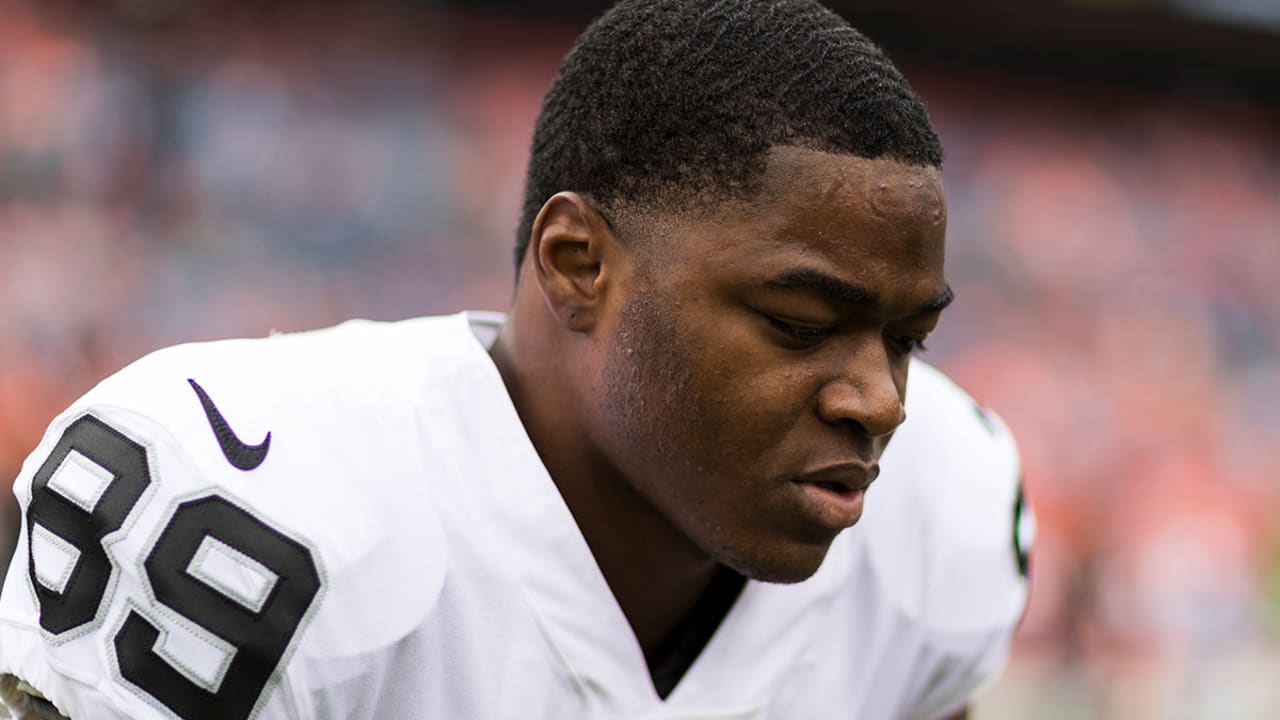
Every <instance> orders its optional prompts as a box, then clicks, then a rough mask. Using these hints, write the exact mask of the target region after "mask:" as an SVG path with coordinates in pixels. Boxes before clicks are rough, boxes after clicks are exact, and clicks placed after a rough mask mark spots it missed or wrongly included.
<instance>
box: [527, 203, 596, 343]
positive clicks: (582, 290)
mask: <svg viewBox="0 0 1280 720" xmlns="http://www.w3.org/2000/svg"><path fill="white" fill-rule="evenodd" d="M611 242H613V236H612V232H611V231H610V230H609V227H608V224H607V223H605V222H604V219H603V218H602V217H601V216H600V214H599V213H598V212H596V211H595V210H594V209H593V208H592V207H591V206H590V205H588V204H587V202H586V201H585V200H584V199H583V197H582V196H581V195H579V194H577V193H572V192H562V193H557V194H555V195H553V196H552V197H551V199H549V200H547V202H546V204H544V205H543V206H542V210H541V211H540V212H539V213H538V217H537V218H536V219H535V220H534V223H533V235H532V237H531V238H530V241H529V254H530V256H531V257H530V259H531V260H532V261H533V274H534V277H535V280H536V282H537V284H538V288H539V290H540V291H541V292H542V296H543V299H544V300H545V301H546V304H547V309H548V310H550V311H551V314H552V315H553V316H554V317H555V318H556V319H557V320H558V321H559V323H560V324H561V325H562V326H564V327H565V328H567V329H569V330H572V331H574V332H583V333H585V332H590V331H591V329H592V328H593V327H594V326H595V323H596V320H597V319H598V317H599V307H600V304H601V302H602V299H603V293H604V290H605V284H604V282H603V279H604V277H603V276H604V268H603V262H602V258H603V256H604V254H605V249H606V247H605V246H606V245H608V244H609V243H611Z"/></svg>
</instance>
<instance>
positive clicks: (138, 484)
mask: <svg viewBox="0 0 1280 720" xmlns="http://www.w3.org/2000/svg"><path fill="white" fill-rule="evenodd" d="M73 450H74V451H75V452H77V453H79V454H81V455H83V456H84V457H85V458H87V459H88V460H90V461H92V462H93V463H94V464H95V465H97V466H98V467H100V468H102V469H103V470H105V471H107V472H109V473H111V474H112V475H113V478H112V480H111V481H110V483H109V484H108V485H107V486H106V489H104V490H103V491H102V494H101V495H100V496H99V497H98V500H97V503H96V504H94V505H93V506H92V507H90V508H85V507H83V506H82V505H81V504H80V503H78V502H76V501H74V500H72V499H71V498H70V497H68V496H67V495H64V494H62V493H60V492H58V491H56V490H54V489H53V488H50V487H49V481H50V480H51V479H52V478H53V476H54V473H55V472H57V470H58V468H59V467H61V466H62V464H63V462H64V461H66V460H67V456H68V455H70V453H71V451H73ZM150 484H151V470H150V468H149V467H148V465H147V451H146V450H145V449H144V448H143V447H142V446H141V445H139V444H137V443H135V442H134V441H132V440H130V439H129V438H127V437H125V436H124V435H122V434H120V433H119V432H118V431H117V430H115V429H114V428H112V427H109V426H108V425H107V424H106V423H104V422H102V421H101V420H99V419H98V418H96V417H93V416H92V415H86V416H84V417H82V418H80V419H79V420H76V421H75V422H74V423H72V424H71V425H70V426H69V427H68V428H67V430H66V432H64V433H63V434H62V438H61V439H59V440H58V444H57V445H56V446H55V447H54V448H53V454H51V455H50V456H49V459H48V460H46V461H45V462H44V465H41V466H40V469H39V470H38V471H36V476H35V478H34V479H33V480H32V481H31V505H30V507H28V508H27V538H28V541H29V543H30V545H29V546H28V549H29V550H34V544H35V529H36V528H35V526H36V525H37V524H39V525H40V526H41V527H42V528H44V530H46V531H48V532H50V533H52V534H54V535H56V536H57V537H59V538H61V539H62V540H63V541H65V542H66V543H68V544H69V545H71V546H72V547H74V548H75V549H76V550H77V551H79V553H80V557H79V559H78V560H77V561H76V563H75V566H74V567H73V568H72V569H71V572H70V575H68V576H67V580H66V583H65V585H63V587H62V588H61V591H60V592H59V591H55V590H53V589H51V588H48V587H45V586H44V585H43V584H42V583H40V582H34V581H33V582H32V583H31V585H32V586H33V587H34V588H35V592H36V599H37V600H38V601H39V603H40V627H43V628H44V629H45V630H48V631H49V632H51V633H53V634H54V635H61V634H62V633H66V632H70V631H72V630H75V629H76V628H78V627H80V626H82V625H85V624H87V623H90V622H92V621H93V619H94V618H95V617H97V615H98V609H99V608H100V607H101V605H102V601H103V594H104V593H105V592H106V591H107V585H108V583H109V582H110V581H111V572H112V569H113V566H112V562H111V559H110V558H109V557H108V556H107V551H106V548H104V547H103V545H102V538H103V537H104V536H106V535H108V534H110V533H112V532H115V531H116V530H119V529H120V526H121V525H123V524H124V520H125V518H126V517H128V515H129V512H130V511H132V510H133V506H134V505H137V504H138V499H139V498H141V497H142V493H143V491H144V490H146V489H147V486H148V485H150ZM29 555H30V558H31V560H30V566H29V568H28V569H29V571H30V574H31V577H32V578H33V579H34V578H35V577H36V566H35V552H34V551H33V552H30V553H29Z"/></svg>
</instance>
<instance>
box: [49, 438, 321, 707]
mask: <svg viewBox="0 0 1280 720" xmlns="http://www.w3.org/2000/svg"><path fill="white" fill-rule="evenodd" d="M72 451H74V452H76V453H79V454H80V455H82V456H83V457H84V458H85V459H86V460H88V461H89V465H87V466H86V465H85V464H84V463H83V462H80V461H79V460H77V459H75V458H71V453H72ZM69 458H70V460H71V461H73V465H69V466H67V468H66V471H68V475H67V476H64V478H63V481H59V482H54V487H50V482H51V481H53V480H54V478H55V477H58V473H59V468H63V466H64V463H66V462H68V461H69ZM77 464H78V467H76V465H77ZM151 482H152V477H151V469H150V466H149V465H148V463H147V452H146V449H145V448H143V447H142V446H141V445H139V444H138V443H136V442H134V441H132V440H130V439H129V438H127V437H125V436H124V435H123V434H122V433H120V432H119V431H117V430H116V429H114V428H112V427H110V426H109V425H107V424H106V423H104V422H103V421H102V420H100V419H98V418H96V417H94V416H92V415H85V416H84V417H81V418H80V419H78V420H76V421H75V422H73V423H72V424H71V425H69V426H68V427H67V429H66V431H65V432H63V434H62V437H61V438H60V439H59V440H58V444H57V445H56V446H55V447H54V449H53V452H52V454H50V456H49V459H48V460H46V461H45V462H44V464H43V465H41V466H40V469H39V470H38V471H36V475H35V478H34V479H33V480H32V483H31V503H30V505H29V506H28V508H27V535H28V540H29V543H30V544H29V546H28V551H29V555H30V564H29V567H28V571H29V576H30V578H31V585H32V587H33V588H34V589H35V593H36V597H37V600H38V602H39V605H40V626H41V627H43V628H44V629H45V630H47V631H49V632H50V633H53V634H54V635H61V634H63V633H67V632H70V631H72V630H75V629H77V628H80V627H82V626H84V625H86V624H88V623H90V622H93V621H94V619H95V618H97V617H98V614H99V612H100V611H101V609H102V607H103V605H106V604H107V603H108V602H109V600H110V596H111V589H110V582H111V574H112V572H113V571H114V568H115V565H114V561H113V560H112V559H111V557H110V556H109V555H108V554H107V551H106V548H105V547H104V545H103V543H102V540H103V538H104V537H106V536H107V535H109V534H110V533H113V532H115V531H116V530H119V529H120V527H121V526H123V525H124V522H125V519H126V518H127V517H128V516H129V513H131V512H132V511H133V509H134V506H136V505H137V504H138V502H139V501H140V500H141V498H142V495H143V493H144V492H145V491H146V489H147V486H148V485H150V484H151ZM37 525H38V526H39V527H40V528H41V530H42V531H43V532H45V533H48V534H50V535H53V536H54V538H56V539H51V538H45V541H46V542H52V543H54V544H55V545H58V544H64V545H66V546H69V547H70V548H74V550H75V551H76V552H78V553H79V555H78V556H77V558H76V560H75V562H74V565H73V566H72V567H71V568H70V569H69V570H67V571H65V572H63V575H64V577H61V578H55V579H50V578H45V579H43V580H41V579H37V578H38V577H39V576H38V574H37V568H36V555H37V550H36V537H37V533H36V526H37ZM206 541H212V542H213V544H212V545H209V544H208V543H207V542H206ZM210 547H212V548H213V552H215V553H218V554H219V557H220V558H221V562H222V563H223V564H224V565H225V563H226V562H233V563H237V562H238V563H240V564H241V565H242V566H244V567H246V568H247V569H248V574H249V575H250V576H255V574H256V576H257V577H259V579H260V580H261V582H260V583H259V585H258V587H257V590H258V591H259V592H258V594H257V595H256V596H250V595H247V594H246V590H245V588H244V587H241V588H228V587H221V588H220V587H218V584H219V581H218V579H217V577H216V573H212V574H210V573H203V574H202V571H201V570H200V568H199V567H197V565H196V564H193V561H195V560H196V557H197V555H198V554H199V553H201V552H202V551H204V552H205V556H206V557H207V555H208V554H209V549H210ZM143 565H144V567H145V569H146V573H147V579H148V580H149V581H150V583H151V588H152V590H153V591H154V593H155V599H156V602H157V603H158V604H160V605H163V606H164V607H167V608H169V609H170V610H172V611H173V612H175V613H177V614H179V615H181V616H183V617H184V618H187V619H188V620H190V621H191V622H193V623H195V624H197V625H199V626H200V627H202V628H204V629H205V630H206V631H208V632H209V633H211V634H213V635H215V636H217V637H218V638H221V639H222V640H223V641H224V642H226V643H227V644H229V645H230V646H232V656H231V660H230V662H229V663H227V664H226V666H225V669H224V670H223V672H222V673H221V675H220V676H219V677H218V678H217V680H216V681H213V682H210V683H197V682H195V681H193V680H191V679H190V678H189V677H188V676H187V675H184V674H183V673H181V672H179V671H178V670H177V669H176V668H175V667H174V666H173V664H172V663H171V662H170V661H169V660H168V659H166V658H164V657H161V656H160V655H158V654H157V653H156V651H155V648H156V642H157V640H158V639H159V637H160V630H159V629H158V628H157V627H156V626H155V625H153V624H152V622H151V621H149V620H148V619H147V618H145V617H144V616H143V615H142V614H140V613H139V612H137V611H135V610H130V611H129V613H128V615H127V616H126V618H125V621H124V623H122V624H121V626H120V630H119V631H118V632H117V633H116V635H115V638H114V640H113V642H114V644H115V649H116V653H115V657H116V660H117V662H118V663H119V666H120V673H121V675H123V676H124V677H125V678H126V679H127V680H129V681H130V682H131V683H133V685H135V686H136V687H137V688H139V689H140V690H142V691H143V692H146V693H148V694H149V695H151V696H152V697H153V698H155V699H156V700H159V701H160V702H161V703H163V704H164V705H165V706H167V707H168V708H169V709H170V710H172V711H173V712H174V713H176V714H177V715H178V716H180V717H182V718H185V719H186V720H197V719H203V718H218V719H219V720H221V719H223V718H230V719H232V720H242V719H243V718H247V717H249V716H250V715H251V714H252V713H253V711H254V709H255V707H257V705H258V703H259V702H260V700H261V697H262V695H263V694H264V692H265V690H266V689H267V683H268V682H270V681H271V678H272V675H273V674H274V673H275V671H276V667H277V665H279V664H280V661H281V659H282V658H283V657H284V654H285V652H286V650H288V648H289V644H290V643H291V642H292V640H293V636H294V634H295V633H297V631H298V628H299V626H300V625H301V623H302V620H303V618H305V617H306V615H307V611H308V609H310V607H311V605H312V603H313V601H314V600H315V598H316V595H317V594H319V591H320V585H321V582H320V573H319V571H318V570H317V568H316V564H315V561H314V559H313V558H312V556H311V551H310V550H308V549H307V547H306V546H305V545H302V544H301V543H299V542H297V541H296V540H293V539H291V538H289V537H286V536H285V535H283V534H281V533H280V532H278V531H276V530H275V529H273V528H271V527H270V526H269V525H267V524H266V523H264V522H263V521H261V520H259V519H258V518H256V517H254V516H253V515H251V514H250V513H249V512H247V511H246V510H244V509H242V508H240V507H239V506H237V505H235V504H233V503H232V502H231V501H229V500H227V499H226V498H224V497H221V496H218V495H209V496H206V497H202V498H198V499H194V500H190V501H187V502H184V503H181V504H179V505H178V506H177V508H176V509H175V510H174V512H173V514H172V515H171V516H170V518H169V522H168V524H167V525H166V526H165V528H164V531H163V532H161V534H160V536H159V538H158V539H157V540H156V542H155V544H154V546H153V547H152V548H151V551H150V552H149V553H148V554H147V558H146V560H145V561H144V563H143ZM46 580H47V581H48V582H50V583H51V584H53V585H58V586H59V587H58V589H54V588H51V587H47V586H46V584H45V582H46ZM250 589H252V588H250Z"/></svg>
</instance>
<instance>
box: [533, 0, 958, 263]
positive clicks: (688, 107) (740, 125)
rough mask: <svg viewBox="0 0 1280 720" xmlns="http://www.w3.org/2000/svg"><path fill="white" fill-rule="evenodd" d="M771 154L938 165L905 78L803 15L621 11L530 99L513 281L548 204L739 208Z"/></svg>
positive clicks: (862, 40) (791, 1)
mask: <svg viewBox="0 0 1280 720" xmlns="http://www.w3.org/2000/svg"><path fill="white" fill-rule="evenodd" d="M777 145H795V146H800V147H807V148H811V149H814V150H822V151H826V152H835V153H843V154H849V155H856V156H858V157H864V158H879V157H890V158H894V159H896V160H901V161H903V162H906V163H910V164H914V165H932V166H935V167H936V166H940V165H941V163H942V148H941V146H940V145H939V143H938V138H937V135H936V134H935V133H934V131H933V128H932V126H931V125H930V123H929V118H928V115H927V114H926V112H925V109H924V106H923V105H922V104H921V103H920V100H919V99H918V98H917V97H916V95H915V93H914V92H913V91H912V90H911V88H910V86H908V85H907V82H906V80H904V79H903V77H902V75H901V74H900V73H899V72H898V70H897V69H896V68H895V67H894V66H893V64H892V63H891V62H890V61H889V59H888V58H887V57H886V56H885V55H884V53H883V52H881V50H880V49H879V48H878V47H876V46H875V45H874V44H873V43H872V42H871V41H870V40H868V39H867V38H866V37H865V36H863V35H862V34H861V33H859V32H858V31H857V30H855V29H853V28H852V27H850V26H849V24H848V23H847V22H845V21H844V20H843V19H841V18H840V17H839V16H837V15H835V14H834V13H832V12H831V11H829V10H827V9H826V8H824V7H822V6H821V5H819V4H818V3H817V2H813V1H812V0H731V1H730V0H721V1H719V2H707V1H705V0H704V1H702V2H697V1H688V0H640V1H634V2H632V1H625V2H621V3H619V4H617V5H616V6H614V7H613V8H612V9H611V10H610V11H609V12H608V13H606V14H605V15H604V16H603V17H601V18H599V19H598V20H597V21H596V22H595V23H593V24H592V25H591V26H590V27H589V28H587V30H586V31H585V32H584V33H583V34H582V35H581V37H579V38H578V41H577V43H576V45H575V46H574V48H573V49H572V50H571V51H570V53H569V55H568V57H566V58H565V60H564V63H563V64H562V65H561V66H560V70H559V72H558V73H557V75H556V78H555V80H554V82H553V83H552V85H551V88H550V90H549V91H548V92H547V94H546V96H545V98H544V100H543V105H542V112H541V114H540V115H539V117H538V121H537V125H536V127H535V129H534V137H533V144H532V154H531V157H530V160H529V166H528V175H527V177H526V181H525V198H524V206H523V210H522V212H521V218H520V224H519V228H518V230H517V232H516V246H515V254H516V265H517V269H518V267H519V264H520V262H521V260H522V259H523V258H524V252H525V248H526V247H527V246H528V243H529V233H530V231H531V229H532V226H533V222H534V219H535V218H536V217H537V215H538V211H539V210H541V209H542V206H543V204H544V203H546V201H547V199H548V198H550V197H551V196H552V195H554V194H555V193H557V192H560V191H562V190H572V191H575V192H578V193H582V194H584V195H587V196H589V197H590V198H591V199H592V200H593V201H595V202H596V203H598V204H599V205H600V206H602V207H606V208H610V209H613V210H614V212H617V213H624V212H626V211H627V210H630V209H636V208H643V209H648V210H656V209H663V210H668V211H677V210H688V209H691V208H693V207H694V206H696V205H699V204H704V205H705V204H710V205H715V204H717V203H718V202H720V201H723V200H733V199H744V198H749V197H750V196H751V194H752V193H754V192H755V191H756V190H757V189H758V180H759V176H760V173H761V171H762V170H763V168H764V162H765V156H766V154H767V153H768V151H769V150H770V148H773V147H774V146H777Z"/></svg>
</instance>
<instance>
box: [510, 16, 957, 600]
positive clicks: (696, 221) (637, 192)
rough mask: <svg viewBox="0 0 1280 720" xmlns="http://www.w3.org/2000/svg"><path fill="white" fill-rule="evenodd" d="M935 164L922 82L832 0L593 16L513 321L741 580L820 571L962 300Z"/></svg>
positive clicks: (554, 379)
mask: <svg viewBox="0 0 1280 720" xmlns="http://www.w3.org/2000/svg"><path fill="white" fill-rule="evenodd" d="M940 164H941V150H940V147H939V143H938V140H937V137H936V135H935V134H934V132H933V129H932V128H931V126H930V123H929V120H928V117H927V115H926V113H925V110H924V108H923V107H922V105H921V103H920V101H919V100H918V99H917V97H916V96H915V94H914V93H913V92H912V90H911V89H910V87H909V86H908V85H907V83H906V81H905V80H904V79H903V78H902V76H901V75H900V74H899V72H898V71H897V70H896V69H895V68H894V67H893V65H892V64H891V63H890V62H889V61H888V59H886V57H885V56H884V54H883V53H882V52H881V51H880V50H879V49H878V48H877V47H876V46H875V45H873V44H872V43H871V42H870V41H868V40H867V39H866V38H865V37H863V36H862V35H861V34H859V33H858V32H857V31H856V30H854V29H853V28H851V27H850V26H849V25H848V24H847V23H845V22H844V21H843V20H841V19H840V18H839V17H837V16H835V15H834V14H832V13H831V12H829V11H827V10H826V9H825V8H823V7H822V6H820V5H818V4H817V3H815V2H810V1H808V0H733V1H727V0H726V1H722V2H708V1H707V0H636V1H630V0H626V1H624V2H622V3H620V4H619V5H617V6H616V7H614V8H613V9H612V10H610V11H609V12H608V13H606V14H605V15H604V16H602V17H601V18H600V19H598V20H597V21H596V22H595V23H593V24H592V25H591V27H590V28H588V29H587V31H586V32H585V33H584V34H583V35H582V37H581V38H580V39H579V40H578V42H577V44H576V45H575V47H574V48H573V50H572V51H571V52H570V54H569V56H568V57H567V58H566V59H565V61H564V64H563V65H562V67H561V69H560V72H559V74H558V75H557V76H556V79H555V81H554V83H553V85H552V87H551V89H550V90H549V91H548V93H547V96H546V100H545V102H544V105H543V110H542V114H541V116H540V117H539V119H538V123H537V127H536V130H535V133H534V140H533V149H532V158H531V160H530V165H529V173H528V180H527V190H526V200H525V207H524V214H523V217H522V220H521V226H520V231H519V232H520V234H519V242H518V244H517V265H518V272H519V280H518V283H519V285H518V290H517V296H516V302H515V304H514V306H513V309H512V322H511V323H510V325H511V326H513V327H519V328H522V329H521V330H520V331H518V332H519V333H521V334H524V335H535V336H537V340H536V341H529V342H528V343H526V350H527V349H529V348H534V349H535V351H533V352H527V353H526V354H527V355H529V356H533V357H532V360H531V362H532V363H534V364H536V365H537V366H538V369H537V370H536V371H533V372H527V373H526V374H525V377H526V378H530V379H536V381H537V382H538V383H540V384H542V385H543V386H545V387H547V388H552V389H551V390H548V391H546V393H545V395H544V399H546V401H547V402H549V403H553V404H554V405H555V406H556V407H557V408H560V409H562V410H564V412H563V413H562V414H563V415H566V416H567V417H568V418H569V419H570V423H571V428H570V430H571V431H572V432H573V433H580V435H581V438H582V441H581V445H582V446H581V447H580V448H574V452H577V453H579V454H580V455H581V457H582V458H585V460H583V462H587V463H590V464H592V466H593V476H594V477H597V478H600V479H601V480H600V482H614V487H613V488H611V490H610V491H609V492H612V493H613V496H614V497H619V498H629V500H630V501H631V502H632V503H633V506H634V508H635V512H636V513H639V514H644V513H650V514H651V515H652V516H653V518H656V520H654V521H653V522H651V523H649V524H650V525H651V526H658V525H661V524H662V523H666V524H667V525H668V526H670V527H672V528H674V529H675V530H676V531H677V532H678V534H679V535H680V536H682V537H683V538H686V539H687V540H688V541H689V542H690V543H691V544H692V546H694V547H696V548H697V549H698V550H700V551H701V552H704V553H706V554H707V555H709V556H711V557H713V558H715V559H717V560H719V561H721V562H724V563H725V564H728V565H729V566H731V567H733V568H735V569H737V570H739V571H740V572H743V573H745V574H747V575H749V576H752V577H755V578H758V579H765V580H776V581H795V580H800V579H803V578H804V577H807V576H808V575H810V574H811V573H812V572H814V570H816V569H817V567H818V565H819V564H820V563H821V561H822V559H823V557H824V556H825V554H826V552H827V549H828V547H829V545H830V543H831V541H832V540H833V539H834V537H835V535H836V534H837V533H838V532H839V530H840V529H842V528H843V527H845V526H847V525H849V524H852V522H853V521H855V520H856V519H857V516H858V515H859V514H860V512H861V494H860V493H859V492H858V491H857V489H855V487H854V486H858V485H860V484H861V483H863V482H867V481H869V478H871V477H874V474H875V472H876V467H877V465H876V463H877V461H878V458H879V455H880V452H881V451H882V450H883V448H884V446H885V444H886V443H887V442H888V437H889V435H890V434H891V433H892V431H893V429H894V428H895V427H897V425H898V424H899V423H900V422H901V420H902V419H903V417H904V412H903V398H904V393H905V383H906V372H907V365H908V361H909V355H910V352H911V350H912V349H913V347H914V346H915V345H916V344H917V342H918V341H919V340H920V339H922V338H923V337H924V336H925V335H927V334H928V332H929V331H930V330H932V328H933V326H934V325H935V324H936V322H937V320H938V312H939V311H940V309H941V307H942V306H943V305H945V304H946V302H947V300H948V299H949V297H950V291H949V289H948V288H947V285H946V281H945V278H944V277H943V234H944V228H945V207H944V202H943V198H942V188H941V175H940V171H939V166H940ZM530 327H537V328H538V329H537V330H534V331H530V330H529V328H530ZM530 343H531V344H530ZM542 449H543V448H540V450H542ZM611 479H612V480H611ZM557 480H558V481H559V480H561V478H559V477H558V478H557ZM606 496H607V495H606ZM637 522H639V521H637ZM641 524H643V523H641Z"/></svg>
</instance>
